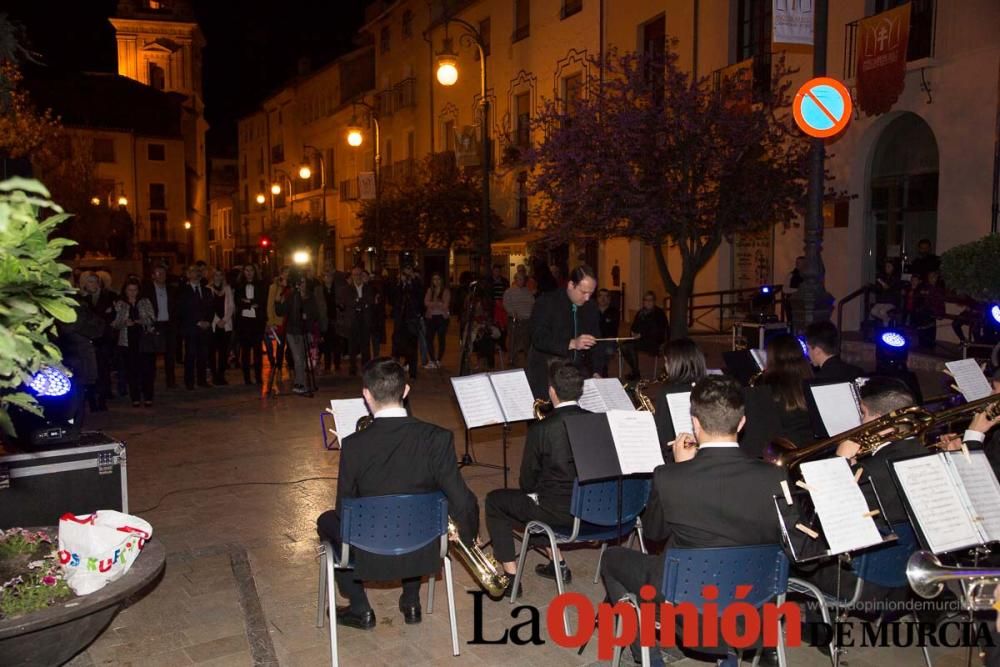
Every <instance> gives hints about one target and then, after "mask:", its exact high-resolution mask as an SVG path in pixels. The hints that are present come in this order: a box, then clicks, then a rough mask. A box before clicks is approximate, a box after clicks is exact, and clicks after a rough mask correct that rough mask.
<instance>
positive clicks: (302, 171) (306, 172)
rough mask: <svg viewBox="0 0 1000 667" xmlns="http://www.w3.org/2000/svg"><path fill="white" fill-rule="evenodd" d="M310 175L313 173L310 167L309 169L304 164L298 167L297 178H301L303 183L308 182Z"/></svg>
mask: <svg viewBox="0 0 1000 667" xmlns="http://www.w3.org/2000/svg"><path fill="white" fill-rule="evenodd" d="M312 173H313V172H312V167H310V166H309V165H307V164H304V165H302V166H301V167H299V178H301V179H302V180H303V181H308V180H309V179H310V178H312Z"/></svg>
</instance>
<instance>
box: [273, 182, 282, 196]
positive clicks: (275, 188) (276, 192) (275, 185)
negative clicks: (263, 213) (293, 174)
mask: <svg viewBox="0 0 1000 667" xmlns="http://www.w3.org/2000/svg"><path fill="white" fill-rule="evenodd" d="M271 194H272V195H280V194H281V184H280V183H272V184H271Z"/></svg>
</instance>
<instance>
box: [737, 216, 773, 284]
mask: <svg viewBox="0 0 1000 667" xmlns="http://www.w3.org/2000/svg"><path fill="white" fill-rule="evenodd" d="M773 232H774V230H773V228H771V227H768V228H767V229H762V230H760V231H759V232H753V233H741V234H737V235H736V237H735V239H734V242H733V289H752V288H753V289H755V288H757V287H760V286H761V285H770V284H771V282H772V280H771V277H772V275H773V268H772V265H773V261H774V238H773Z"/></svg>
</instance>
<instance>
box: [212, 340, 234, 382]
mask: <svg viewBox="0 0 1000 667" xmlns="http://www.w3.org/2000/svg"><path fill="white" fill-rule="evenodd" d="M230 333H231V332H229V331H226V330H225V329H224V328H223V327H219V328H217V329H216V330H215V331H213V332H212V351H211V355H210V356H209V368H211V370H212V382H214V383H215V384H221V383H222V382H224V381H225V379H226V367H227V366H228V365H229V336H230Z"/></svg>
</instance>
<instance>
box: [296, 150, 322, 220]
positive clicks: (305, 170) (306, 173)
mask: <svg viewBox="0 0 1000 667" xmlns="http://www.w3.org/2000/svg"><path fill="white" fill-rule="evenodd" d="M302 151H303V153H305V152H306V151H312V152H313V154H315V155H316V157H318V158H319V188H320V191H321V195H320V196H321V197H322V202H323V223H324V224H325V223H326V160H325V159H324V158H323V151H321V150H320V149H318V148H316V147H315V146H309V145H305V146H303V147H302ZM299 178H301V179H302V180H303V181H308V180H309V179H310V178H312V166H311V165H310V164H309V163H308V162H305V161H303V162H302V166H300V167H299Z"/></svg>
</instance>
